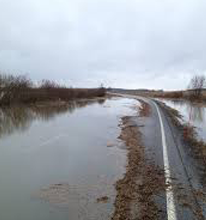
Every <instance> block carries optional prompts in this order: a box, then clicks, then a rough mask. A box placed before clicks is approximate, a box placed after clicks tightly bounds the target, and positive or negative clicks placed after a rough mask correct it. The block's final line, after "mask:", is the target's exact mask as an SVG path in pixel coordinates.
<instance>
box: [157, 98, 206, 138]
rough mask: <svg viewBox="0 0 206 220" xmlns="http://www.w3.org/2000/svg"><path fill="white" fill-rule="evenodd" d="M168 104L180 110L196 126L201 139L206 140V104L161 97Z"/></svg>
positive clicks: (185, 118)
mask: <svg viewBox="0 0 206 220" xmlns="http://www.w3.org/2000/svg"><path fill="white" fill-rule="evenodd" d="M161 101H163V102H164V103H165V104H167V105H168V106H170V107H172V108H174V109H176V110H178V111H179V112H180V114H181V115H182V116H183V119H184V120H185V121H186V122H189V123H191V124H192V125H193V126H195V127H196V131H197V134H198V136H199V138H200V139H202V140H204V141H206V105H205V104H200V103H192V102H189V101H184V100H175V99H174V100H168V99H161Z"/></svg>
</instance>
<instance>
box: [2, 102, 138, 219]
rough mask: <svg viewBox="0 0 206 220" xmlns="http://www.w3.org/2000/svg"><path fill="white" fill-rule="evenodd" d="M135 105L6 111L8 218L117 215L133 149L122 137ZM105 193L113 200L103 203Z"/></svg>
mask: <svg viewBox="0 0 206 220" xmlns="http://www.w3.org/2000/svg"><path fill="white" fill-rule="evenodd" d="M135 103H137V101H136V100H132V99H119V98H114V99H111V100H106V101H105V103H104V102H103V101H100V103H97V102H94V101H93V102H85V101H84V102H78V103H77V102H72V103H69V104H68V105H59V106H51V105H47V106H45V105H41V106H40V105H39V106H30V107H15V108H5V109H1V110H0V126H1V128H0V129H1V130H0V135H1V136H0V176H1V179H0V195H1V197H0V219H2V220H16V219H18V220H36V219H38V220H57V219H58V220H68V219H69V220H96V219H99V220H101V219H102V220H109V219H111V215H112V213H113V211H114V210H113V209H114V207H113V203H114V199H115V193H116V191H115V186H114V183H115V181H117V180H118V179H120V178H121V177H122V175H123V173H124V172H125V165H126V153H127V152H126V151H125V150H123V149H121V148H119V144H123V143H122V142H120V141H118V140H117V137H118V136H119V133H120V130H119V129H120V128H119V127H118V124H119V119H120V116H124V115H131V114H134V113H136V110H133V109H131V108H130V106H133V105H134V104H135ZM108 143H112V147H108V146H107V145H108ZM110 146H111V144H110ZM102 197H103V198H105V197H108V201H106V202H98V199H99V198H102Z"/></svg>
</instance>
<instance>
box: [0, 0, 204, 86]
mask: <svg viewBox="0 0 206 220" xmlns="http://www.w3.org/2000/svg"><path fill="white" fill-rule="evenodd" d="M0 5H1V7H0V69H1V70H3V71H9V72H10V71H12V72H20V73H29V75H30V76H31V77H32V78H33V79H34V80H39V79H42V78H50V79H54V80H59V81H61V82H62V81H65V82H66V83H67V84H72V85H74V86H98V85H100V83H101V82H104V83H105V84H106V85H108V86H118V87H128V88H138V87H141V88H144V87H147V88H165V89H181V88H184V87H186V83H187V82H188V81H189V79H190V77H191V75H193V74H194V73H197V72H200V73H204V72H205V70H206V62H205V52H206V41H205V39H206V22H205V20H206V14H205V11H206V2H205V1H204V0H182V1H178V0H163V1H157V0H156V1H154V0H131V1H126V0H119V1H116V0H113V1H111V0H110V1H109V0H98V1H95V0H44V1H40V0H18V1H12V0H0Z"/></svg>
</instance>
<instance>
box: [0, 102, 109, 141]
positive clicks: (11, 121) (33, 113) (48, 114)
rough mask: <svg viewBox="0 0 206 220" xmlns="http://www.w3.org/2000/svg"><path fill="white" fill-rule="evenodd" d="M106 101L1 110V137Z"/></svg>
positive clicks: (16, 107) (15, 107)
mask: <svg viewBox="0 0 206 220" xmlns="http://www.w3.org/2000/svg"><path fill="white" fill-rule="evenodd" d="M104 102H105V99H99V100H95V99H94V100H82V101H78V102H76V101H73V102H69V103H59V104H58V103H56V104H55V103H54V104H51V103H50V104H48V105H46V104H42V105H35V106H21V105H20V106H12V107H6V108H0V137H2V136H5V135H9V134H12V133H13V132H14V131H17V130H18V131H25V130H27V129H28V128H29V127H30V126H31V124H32V122H33V121H34V120H36V119H39V120H45V121H49V120H52V119H54V118H55V117H56V116H57V115H60V114H63V113H72V112H73V111H74V110H75V109H77V108H83V107H85V106H87V105H91V104H94V103H99V104H103V103H104Z"/></svg>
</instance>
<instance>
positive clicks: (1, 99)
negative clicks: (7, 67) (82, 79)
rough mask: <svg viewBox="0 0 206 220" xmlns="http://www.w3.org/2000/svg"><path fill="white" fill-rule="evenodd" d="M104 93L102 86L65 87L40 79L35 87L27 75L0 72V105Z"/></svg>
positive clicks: (84, 96) (96, 95)
mask: <svg viewBox="0 0 206 220" xmlns="http://www.w3.org/2000/svg"><path fill="white" fill-rule="evenodd" d="M105 93H106V91H105V89H104V88H103V87H101V88H94V89H78V88H67V87H65V86H60V85H58V84H57V83H55V82H53V81H50V80H42V82H41V83H40V86H38V87H35V86H34V84H33V83H32V81H31V80H30V79H29V78H28V77H27V76H22V75H20V76H13V75H1V74H0V105H10V104H13V103H35V102H40V101H56V100H63V101H68V100H73V99H81V98H93V97H102V96H104V95H105Z"/></svg>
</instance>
